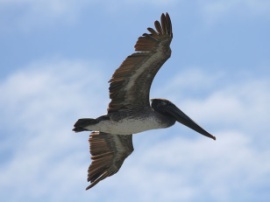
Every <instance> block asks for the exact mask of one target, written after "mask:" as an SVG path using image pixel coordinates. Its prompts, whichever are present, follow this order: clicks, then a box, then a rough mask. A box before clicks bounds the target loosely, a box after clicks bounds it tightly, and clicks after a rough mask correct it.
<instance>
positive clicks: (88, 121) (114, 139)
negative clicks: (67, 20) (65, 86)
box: [73, 13, 216, 190]
mask: <svg viewBox="0 0 270 202" xmlns="http://www.w3.org/2000/svg"><path fill="white" fill-rule="evenodd" d="M154 25H155V29H153V28H147V29H148V31H149V32H150V33H144V34H143V35H142V36H140V37H139V38H138V40H137V42H136V44H135V52H134V53H133V54H131V55H129V56H128V57H127V58H126V59H125V60H124V61H123V63H122V64H121V65H120V67H119V68H118V69H116V71H115V72H114V74H113V75H112V78H111V80H110V81H109V83H110V87H109V94H110V99H111V102H110V103H109V106H108V113H107V115H103V116H100V117H98V118H96V119H92V118H82V119H79V120H78V121H77V122H76V123H75V125H74V128H73V131H75V132H81V131H93V132H92V133H91V134H90V138H89V143H90V153H91V155H92V157H91V159H92V163H91V165H90V167H89V169H88V182H90V185H89V186H88V187H87V188H86V190H88V189H90V188H92V187H93V186H95V185H96V184H97V183H98V182H100V181H101V180H103V179H105V178H107V177H109V176H112V175H113V174H115V173H117V172H118V170H119V169H120V167H121V166H122V164H123V162H124V160H125V159H126V158H127V157H128V156H129V155H130V154H131V153H132V151H133V144H132V134H135V133H140V132H143V131H146V130H150V129H159V128H167V127H170V126H172V125H174V124H175V122H176V121H177V122H179V123H182V124H184V125H186V126H187V127H189V128H191V129H193V130H195V131H197V132H198V133H200V134H202V135H204V136H206V137H209V138H212V139H214V140H215V139H216V137H215V136H213V135H211V134H210V133H208V132H207V131H206V130H204V129H203V128H202V127H200V126H199V125H198V124H196V123H195V122H194V121H193V120H192V119H191V118H189V117H188V116H187V115H186V114H185V113H183V112H182V111H181V110H180V109H179V108H177V107H176V106H175V105H174V104H173V103H172V102H170V101H169V100H166V99H151V105H150V100H149V92H150V87H151V84H152V81H153V79H154V77H155V75H156V74H157V72H158V70H159V69H160V68H161V66H162V65H163V64H164V63H165V61H166V60H167V59H168V58H169V57H170V56H171V49H170V43H171V41H172V38H173V32H172V24H171V20H170V16H169V14H168V13H166V14H162V15H161V19H160V21H155V23H154Z"/></svg>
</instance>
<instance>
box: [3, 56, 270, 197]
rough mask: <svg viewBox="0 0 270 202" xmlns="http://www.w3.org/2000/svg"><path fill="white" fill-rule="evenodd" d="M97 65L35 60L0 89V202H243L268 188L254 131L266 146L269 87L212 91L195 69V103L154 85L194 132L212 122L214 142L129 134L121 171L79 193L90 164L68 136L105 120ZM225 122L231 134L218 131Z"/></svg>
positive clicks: (267, 164)
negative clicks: (201, 89) (84, 124)
mask: <svg viewBox="0 0 270 202" xmlns="http://www.w3.org/2000/svg"><path fill="white" fill-rule="evenodd" d="M97 66H98V64H95V63H94V64H93V63H92V62H91V63H90V62H83V61H75V62H72V61H52V62H44V61H42V62H37V63H33V64H31V65H29V66H28V67H25V68H22V69H21V70H20V71H18V72H15V73H14V74H12V75H10V76H9V77H8V78H7V79H5V80H3V81H2V82H1V83H0V93H1V97H2V98H1V100H0V110H1V113H2V114H1V123H3V126H1V128H0V130H1V133H2V131H5V133H3V134H4V136H1V143H0V148H1V149H0V152H1V153H2V152H3V154H1V160H3V163H1V166H0V178H1V181H0V190H1V193H0V194H1V197H2V198H3V199H6V200H8V199H9V200H10V201H18V200H20V201H37V200H38V201H42V200H43V201H72V200H73V201H74V200H79V201H89V200H95V201H114V200H115V201H121V200H122V201H179V200H182V201H198V200H200V199H201V200H202V201H211V200H212V201H226V200H227V201H232V200H233V199H234V197H236V196H237V197H238V198H239V199H243V198H244V197H245V196H246V195H247V194H248V196H249V197H250V198H253V199H255V198H256V193H255V192H253V190H254V189H260V188H263V187H267V186H268V187H269V182H267V179H268V178H267V176H269V174H270V173H269V170H270V161H269V153H270V150H269V148H268V147H265V148H264V149H261V148H260V147H257V146H256V144H257V142H258V141H259V140H258V139H257V131H260V139H261V141H265V142H267V140H269V138H268V137H267V133H268V131H269V130H268V129H269V128H268V129H267V127H268V126H265V123H266V121H265V120H269V114H270V113H269V111H267V109H268V103H269V97H270V96H269V92H268V89H269V81H267V80H263V79H252V80H251V79H247V80H242V81H241V82H238V81H232V82H231V83H226V84H223V85H218V86H215V87H214V88H213V87H211V86H212V84H214V83H216V82H217V80H218V79H219V78H224V75H223V74H222V75H218V76H215V74H206V73H204V72H202V71H199V70H194V72H196V78H197V79H198V83H200V82H199V81H207V82H206V86H207V88H208V89H209V91H210V92H208V93H206V94H205V95H204V96H202V97H204V98H203V99H201V97H199V98H197V99H196V100H193V99H191V97H192V96H191V95H190V96H187V97H186V98H185V97H184V96H178V95H175V93H173V92H176V91H175V90H176V88H177V85H178V84H175V85H176V86H171V85H170V84H169V83H167V84H166V83H165V84H163V85H164V89H167V91H162V94H163V95H164V96H163V97H164V98H169V99H170V98H171V97H172V95H173V96H175V100H174V102H175V103H176V104H177V105H180V107H181V102H182V103H183V105H182V107H181V108H183V109H186V110H184V111H187V113H188V114H189V115H190V116H191V117H192V118H194V119H195V120H198V122H199V123H201V122H204V123H207V124H203V125H208V124H210V125H211V122H214V124H212V125H211V128H212V130H213V132H214V133H215V135H216V136H217V141H213V140H211V139H208V138H205V137H203V136H200V135H197V134H196V133H194V132H192V131H191V130H185V128H184V127H183V126H181V125H180V124H176V125H175V126H174V127H172V128H170V129H166V130H156V131H149V132H147V133H145V134H144V135H142V134H138V135H136V136H135V137H134V144H135V151H134V153H133V154H132V155H131V156H130V157H129V158H128V159H127V160H126V162H125V163H124V165H123V168H122V169H121V170H120V172H119V173H117V174H116V175H115V176H113V177H111V178H108V179H106V180H104V181H102V182H101V183H100V184H99V185H97V186H96V187H95V188H94V189H93V190H90V191H88V192H85V191H84V188H85V186H86V185H87V183H86V181H85V180H86V171H87V167H88V164H89V162H90V160H89V153H88V142H87V139H88V134H87V133H82V134H74V133H72V131H71V128H72V125H73V123H74V121H76V119H77V118H80V117H83V116H85V117H88V116H93V117H95V116H98V115H101V114H104V113H105V111H106V107H107V104H108V101H109V100H108V93H107V88H108V86H107V85H108V83H107V79H108V78H104V76H103V74H102V70H101V69H102V68H101V67H99V68H96V67H97ZM97 69H99V70H97ZM192 75H193V74H192V71H191V70H190V71H188V72H183V73H181V74H179V75H177V76H176V77H175V79H173V80H174V81H175V82H176V83H177V82H178V81H179V80H181V79H183V77H182V76H184V79H185V81H187V82H188V81H189V80H190V81H192V82H196V81H197V79H195V80H194V79H193V76H192ZM188 77H190V79H189V78H188ZM166 86H170V88H172V90H171V91H168V89H169V88H168V87H166ZM186 88H188V86H186ZM191 88H192V89H193V88H194V89H195V88H196V86H195V85H194V86H192V85H191ZM153 90H154V89H153ZM182 90H183V91H185V89H184V87H183V89H181V90H180V91H182ZM194 92H195V90H194ZM195 93H196V92H195ZM181 100H182V101H181ZM231 112H233V113H234V114H233V116H230V113H231ZM199 113H202V114H204V116H203V117H201V116H200V115H199ZM252 117H256V119H253V118H252ZM264 121H265V122H264ZM224 122H225V126H224ZM226 122H229V123H230V124H231V125H232V124H233V123H235V124H236V125H237V127H231V126H230V127H226ZM246 127H247V128H248V129H245V128H246ZM249 129H252V130H249ZM183 131H184V132H185V133H186V131H187V133H190V134H192V135H191V138H185V137H187V136H185V135H182V136H181V134H182V133H183ZM151 134H152V135H151ZM193 134H194V136H193ZM268 142H269V141H268ZM123 189H124V190H125V192H123ZM10 190H12V192H11V191H10ZM109 193H110V194H111V196H110V200H109V199H108V198H107V196H108V194H109ZM265 195H266V193H264V195H262V196H261V197H263V196H265ZM134 196H136V197H134Z"/></svg>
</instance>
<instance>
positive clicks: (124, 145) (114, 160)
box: [86, 131, 133, 190]
mask: <svg viewBox="0 0 270 202" xmlns="http://www.w3.org/2000/svg"><path fill="white" fill-rule="evenodd" d="M89 143H90V153H91V155H92V157H91V159H92V163H91V165H90V167H89V169H88V179H87V180H88V182H91V184H90V185H89V186H88V187H87V188H86V190H88V189H90V188H92V187H93V186H95V185H96V184H97V183H98V182H100V181H101V180H103V179H105V178H106V177H109V176H112V175H113V174H115V173H117V172H118V170H119V169H120V167H121V166H122V164H123V162H124V160H125V159H126V158H127V157H128V156H129V155H130V154H131V153H132V151H133V145H132V135H113V134H108V133H102V132H98V131H95V132H92V133H91V135H90V138H89Z"/></svg>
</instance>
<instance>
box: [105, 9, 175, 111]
mask: <svg viewBox="0 0 270 202" xmlns="http://www.w3.org/2000/svg"><path fill="white" fill-rule="evenodd" d="M155 28H156V30H154V29H152V28H147V29H148V31H149V32H150V34H146V33H145V34H143V35H142V36H141V37H139V39H138V41H137V43H136V45H135V51H136V52H135V53H133V54H132V55H130V56H128V57H127V58H126V60H124V62H123V63H122V64H121V66H120V67H119V68H118V69H117V70H116V71H115V72H114V74H113V76H112V78H111V80H110V81H109V82H110V88H109V91H110V98H111V102H110V104H109V107H108V113H111V112H114V111H119V110H120V111H121V110H130V109H132V110H136V109H140V108H143V107H149V106H150V104H149V92H150V87H151V84H152V81H153V79H154V77H155V75H156V73H157V72H158V70H159V69H160V68H161V66H162V65H163V64H164V62H165V61H166V60H167V59H168V58H169V57H170V56H171V49H170V43H171V40H172V37H173V33H172V24H171V20H170V17H169V14H168V13H166V14H162V15H161V20H160V22H159V21H155Z"/></svg>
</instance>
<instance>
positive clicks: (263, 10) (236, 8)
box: [199, 0, 270, 23]
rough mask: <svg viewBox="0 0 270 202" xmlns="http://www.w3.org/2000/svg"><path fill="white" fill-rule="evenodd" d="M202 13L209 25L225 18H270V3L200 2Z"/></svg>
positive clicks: (258, 0)
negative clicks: (234, 16)
mask: <svg viewBox="0 0 270 202" xmlns="http://www.w3.org/2000/svg"><path fill="white" fill-rule="evenodd" d="M199 4H200V5H201V11H202V13H203V16H204V17H205V20H206V21H207V22H208V23H214V22H217V21H219V20H220V19H221V18H223V17H224V16H232V15H236V16H237V15H240V16H245V17H246V16H252V15H253V16H269V11H270V3H269V1H266V0H218V1H211V0H208V1H201V0H200V1H199Z"/></svg>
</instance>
